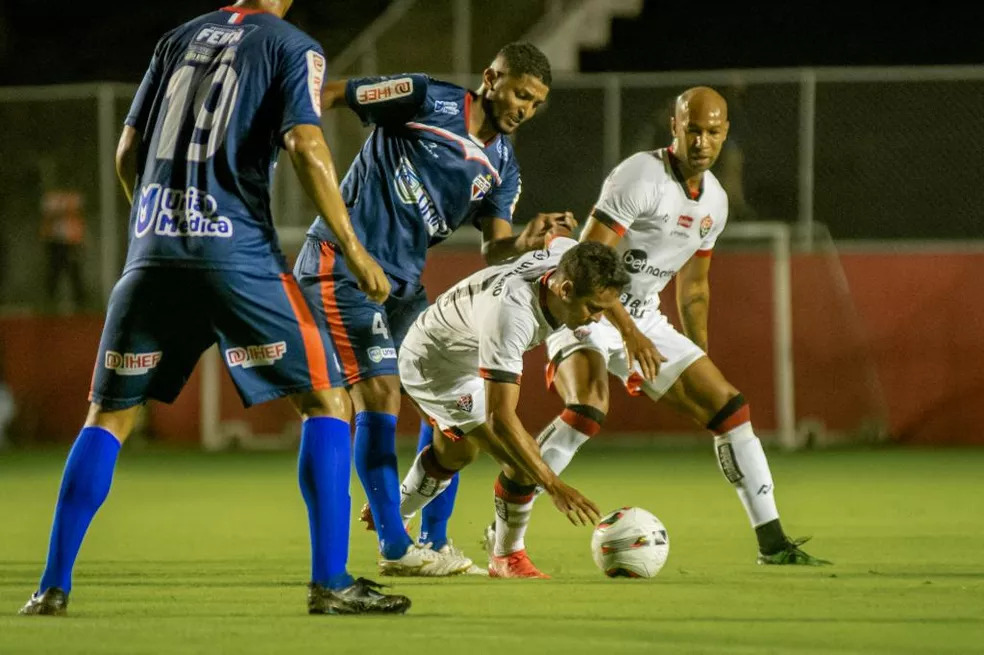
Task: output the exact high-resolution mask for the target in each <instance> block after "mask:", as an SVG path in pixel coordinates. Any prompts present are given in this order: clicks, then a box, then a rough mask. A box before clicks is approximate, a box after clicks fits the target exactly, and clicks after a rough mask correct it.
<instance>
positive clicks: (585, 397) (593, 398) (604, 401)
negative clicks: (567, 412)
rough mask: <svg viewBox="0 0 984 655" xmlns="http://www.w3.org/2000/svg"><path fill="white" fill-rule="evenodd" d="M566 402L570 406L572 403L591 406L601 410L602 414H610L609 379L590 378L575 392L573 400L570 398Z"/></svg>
mask: <svg viewBox="0 0 984 655" xmlns="http://www.w3.org/2000/svg"><path fill="white" fill-rule="evenodd" d="M565 404H566V405H567V406H568V407H570V406H571V405H582V406H587V407H591V408H593V409H594V410H596V411H598V412H601V414H602V416H604V415H606V414H608V380H590V381H589V382H587V383H586V384H583V385H580V386H579V388H578V389H577V390H576V392H575V393H574V397H573V402H572V401H571V399H568V400H567V401H566V403H565Z"/></svg>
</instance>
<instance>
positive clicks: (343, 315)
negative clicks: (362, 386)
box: [294, 237, 428, 386]
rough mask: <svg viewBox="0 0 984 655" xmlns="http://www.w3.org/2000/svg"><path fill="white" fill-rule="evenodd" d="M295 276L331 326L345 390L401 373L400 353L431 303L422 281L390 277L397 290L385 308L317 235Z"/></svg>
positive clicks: (303, 250) (307, 243) (308, 244)
mask: <svg viewBox="0 0 984 655" xmlns="http://www.w3.org/2000/svg"><path fill="white" fill-rule="evenodd" d="M294 277H296V278H297V281H298V283H300V285H301V291H303V292H304V297H305V298H306V299H307V301H308V304H310V305H311V307H312V308H314V310H315V312H314V313H315V315H316V316H319V315H320V317H323V318H324V320H325V322H326V323H327V325H328V332H329V334H330V335H331V339H332V342H333V344H334V346H335V348H334V355H335V356H337V357H338V361H337V365H338V367H339V368H340V369H341V370H342V377H343V380H344V384H345V386H352V385H353V384H355V383H356V382H361V381H362V380H367V379H369V378H374V377H379V376H381V375H399V374H400V372H399V369H398V367H397V364H396V353H397V349H398V348H399V347H400V344H401V343H403V338H404V337H405V336H406V334H407V330H409V329H410V326H411V325H413V322H414V321H415V320H416V319H417V317H418V316H419V315H420V314H421V313H422V312H423V311H424V310H425V309H427V305H428V302H427V293H426V291H425V290H424V288H423V287H422V286H421V285H420V282H419V281H416V280H414V281H407V280H399V279H397V278H394V277H392V276H388V277H389V281H390V284H391V285H392V290H391V291H390V295H389V297H388V298H387V299H386V301H385V302H384V303H383V304H382V305H380V304H379V303H376V302H373V301H372V300H370V299H369V298H368V296H366V294H364V293H362V291H361V290H359V285H358V283H357V282H356V279H355V276H354V275H352V272H351V271H349V269H348V266H347V265H346V264H345V259H344V258H343V257H342V255H341V253H340V252H339V251H338V249H337V246H335V244H333V243H330V242H328V241H320V240H318V239H315V238H313V237H308V238H307V240H306V241H305V242H304V246H303V247H302V248H301V252H300V254H299V255H298V256H297V262H296V263H295V264H294Z"/></svg>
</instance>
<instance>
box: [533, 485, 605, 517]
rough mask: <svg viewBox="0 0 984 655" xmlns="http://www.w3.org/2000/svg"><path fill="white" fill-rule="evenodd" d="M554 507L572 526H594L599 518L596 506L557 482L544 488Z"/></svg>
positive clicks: (573, 489)
mask: <svg viewBox="0 0 984 655" xmlns="http://www.w3.org/2000/svg"><path fill="white" fill-rule="evenodd" d="M546 491H547V493H548V494H550V498H551V499H552V500H553V502H554V505H555V506H556V507H557V509H559V510H560V511H561V512H563V514H564V515H565V516H566V517H567V520H568V521H570V522H571V523H573V524H574V525H594V524H595V523H597V522H598V519H600V518H601V512H600V511H599V509H598V506H597V505H595V504H594V503H593V502H591V501H590V500H589V499H587V498H585V497H584V496H582V495H581V492H580V491H578V490H577V489H575V488H574V487H572V486H570V485H569V484H564V483H563V482H561V481H560V479H557V481H556V482H555V483H554V484H552V485H550V486H549V487H547V488H546Z"/></svg>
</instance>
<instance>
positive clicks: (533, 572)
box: [489, 549, 550, 580]
mask: <svg viewBox="0 0 984 655" xmlns="http://www.w3.org/2000/svg"><path fill="white" fill-rule="evenodd" d="M489 577H490V578H541V579H544V580H549V579H550V576H549V575H547V574H546V573H543V572H542V571H540V569H538V568H536V566H535V565H534V564H533V562H531V561H530V556H529V555H527V554H526V550H525V549H523V550H517V551H516V552H515V553H510V554H508V555H503V556H502V557H498V556H496V555H493V556H491V557H489Z"/></svg>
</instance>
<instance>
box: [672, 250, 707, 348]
mask: <svg viewBox="0 0 984 655" xmlns="http://www.w3.org/2000/svg"><path fill="white" fill-rule="evenodd" d="M710 270H711V258H710V257H696V256H695V257H691V258H690V260H689V261H688V262H687V263H686V264H684V265H683V267H682V268H681V269H680V272H679V273H677V278H676V301H677V310H678V311H679V312H680V322H681V323H682V324H683V333H684V334H685V335H686V336H687V338H688V339H690V340H691V341H693V342H694V343H695V344H697V345H698V346H700V349H701V350H703V351H704V352H707V313H708V309H709V307H710V302H711V286H710V281H709V279H708V273H709V272H710Z"/></svg>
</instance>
